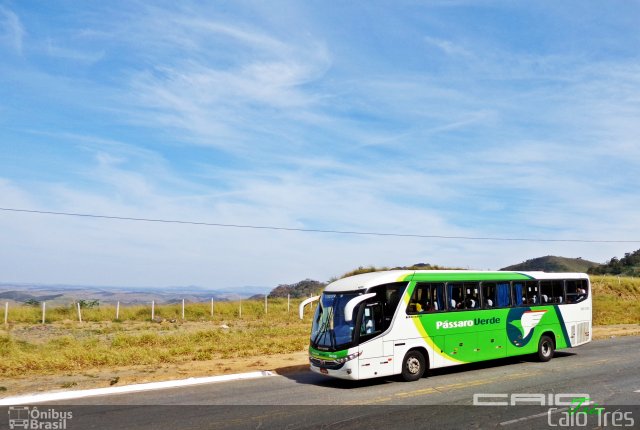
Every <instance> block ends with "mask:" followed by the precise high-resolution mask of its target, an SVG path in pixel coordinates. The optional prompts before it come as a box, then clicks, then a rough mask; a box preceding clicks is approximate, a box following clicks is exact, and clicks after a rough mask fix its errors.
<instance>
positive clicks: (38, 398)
mask: <svg viewBox="0 0 640 430" xmlns="http://www.w3.org/2000/svg"><path fill="white" fill-rule="evenodd" d="M275 375H276V374H275V373H273V372H270V371H268V370H265V371H257V372H248V373H236V374H233V375H220V376H207V377H204V378H188V379H179V380H175V381H161V382H149V383H146V384H133V385H123V386H121V387H106V388H94V389H90V390H75V391H59V392H49V393H41V394H29V395H25V396H16V397H5V398H0V406H14V405H25V404H32V403H42V402H53V401H59V400H70V399H80V398H84V397H94V396H106V395H110V394H124V393H135V392H139V391H151V390H162V389H165V388H178V387H189V386H192V385H201V384H212V383H216V382H227V381H237V380H240V379H254V378H264V377H268V376H275Z"/></svg>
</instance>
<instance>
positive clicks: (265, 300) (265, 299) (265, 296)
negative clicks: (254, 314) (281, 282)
mask: <svg viewBox="0 0 640 430" xmlns="http://www.w3.org/2000/svg"><path fill="white" fill-rule="evenodd" d="M264 314H265V315H266V314H267V295H266V294H265V295H264Z"/></svg>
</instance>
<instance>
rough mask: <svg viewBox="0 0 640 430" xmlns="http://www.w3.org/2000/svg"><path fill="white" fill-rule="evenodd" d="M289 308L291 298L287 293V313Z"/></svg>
mask: <svg viewBox="0 0 640 430" xmlns="http://www.w3.org/2000/svg"><path fill="white" fill-rule="evenodd" d="M290 308H291V298H290V295H289V294H287V313H289V310H290Z"/></svg>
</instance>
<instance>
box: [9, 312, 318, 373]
mask: <svg viewBox="0 0 640 430" xmlns="http://www.w3.org/2000/svg"><path fill="white" fill-rule="evenodd" d="M297 304H298V302H297V301H296V302H295V303H293V301H292V303H291V312H289V313H288V312H287V303H286V300H273V301H271V302H270V303H269V309H268V312H267V313H266V314H265V312H264V302H261V301H245V302H243V303H242V317H239V303H222V304H218V303H217V304H216V307H215V310H214V317H213V318H211V315H210V307H209V306H210V305H209V304H206V305H205V304H202V305H200V304H192V305H190V306H187V309H186V315H185V317H186V319H187V320H191V321H182V320H181V313H182V310H181V305H172V306H161V307H159V308H157V309H156V316H159V317H161V318H162V319H163V321H162V322H151V321H148V320H149V319H150V309H146V308H144V307H130V308H124V307H123V308H121V315H122V316H123V317H124V316H125V315H126V316H131V317H132V318H131V320H128V321H122V322H112V321H108V320H107V321H105V320H104V319H103V320H102V321H100V317H101V316H103V315H107V316H109V315H115V311H114V312H113V313H111V310H110V309H105V308H102V309H88V310H86V313H83V320H84V322H82V323H79V322H78V321H74V320H71V319H69V317H72V316H73V312H71V314H68V313H65V312H62V311H58V312H55V310H52V311H54V312H51V313H50V315H52V316H51V320H53V322H50V323H47V324H39V323H38V324H34V318H35V320H36V321H39V318H38V315H37V313H35V314H34V313H33V309H31V308H26V309H21V312H20V313H18V312H16V316H17V319H23V320H24V321H25V322H22V323H12V324H10V325H9V327H6V328H4V329H3V330H0V356H1V357H2V360H1V361H0V375H3V376H7V377H8V376H21V375H25V376H26V375H35V374H51V373H56V372H69V371H81V370H84V369H90V368H104V367H112V366H127V365H134V364H146V365H149V364H161V363H184V362H189V361H202V360H211V359H224V358H234V357H254V356H255V357H260V356H264V355H271V354H282V353H290V352H295V351H301V350H303V349H304V348H305V347H306V346H307V345H308V337H309V331H310V319H311V316H310V313H307V314H306V317H305V320H304V321H300V320H299V319H298V317H297V307H295V306H297ZM294 305H295V306H294ZM123 311H124V312H123ZM125 312H126V313H125ZM48 315H49V313H48ZM85 316H86V318H85ZM65 317H66V319H65ZM40 318H41V317H40ZM136 318H137V319H139V321H136ZM47 319H49V318H47ZM105 319H106V318H105ZM143 320H147V321H143ZM194 320H195V321H194ZM171 321H175V322H171Z"/></svg>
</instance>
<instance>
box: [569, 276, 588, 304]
mask: <svg viewBox="0 0 640 430" xmlns="http://www.w3.org/2000/svg"><path fill="white" fill-rule="evenodd" d="M564 285H565V297H566V298H567V303H578V302H581V301H583V300H584V299H586V298H587V285H588V284H587V281H586V280H584V279H577V280H567V281H565V283H564Z"/></svg>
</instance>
